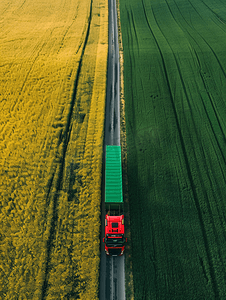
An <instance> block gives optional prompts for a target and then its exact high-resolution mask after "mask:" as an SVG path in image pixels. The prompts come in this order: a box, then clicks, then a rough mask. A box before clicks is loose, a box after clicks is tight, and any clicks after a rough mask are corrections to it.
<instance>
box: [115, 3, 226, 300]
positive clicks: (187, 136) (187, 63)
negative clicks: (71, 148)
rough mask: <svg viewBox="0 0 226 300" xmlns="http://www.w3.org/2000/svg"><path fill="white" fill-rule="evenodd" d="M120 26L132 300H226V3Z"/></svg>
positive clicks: (124, 10)
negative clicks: (126, 150)
mask: <svg viewBox="0 0 226 300" xmlns="http://www.w3.org/2000/svg"><path fill="white" fill-rule="evenodd" d="M120 18H121V27H122V41H123V51H124V52H123V53H124V78H125V82H124V84H125V112H126V131H127V147H128V180H129V201H130V215H131V240H132V261H133V276H134V291H135V299H136V300H139V299H146V300H147V299H152V300H154V299H160V300H162V299H172V300H176V299H178V300H182V299H188V300H191V299H226V185H225V181H226V2H225V1H223V0H140V1H137V0H120Z"/></svg>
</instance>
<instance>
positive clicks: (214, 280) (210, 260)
mask: <svg viewBox="0 0 226 300" xmlns="http://www.w3.org/2000/svg"><path fill="white" fill-rule="evenodd" d="M142 5H143V9H144V15H145V18H146V22H147V24H148V27H149V30H150V32H151V34H152V36H153V38H154V40H155V43H156V45H157V48H158V50H159V53H160V56H161V59H162V63H163V69H164V74H165V78H166V82H167V86H168V91H169V94H170V100H171V105H172V110H173V114H174V118H175V123H176V128H177V131H178V135H179V139H180V144H181V148H182V153H183V156H184V161H185V165H186V170H187V175H188V178H189V182H190V186H191V190H192V193H193V198H194V202H195V206H196V210H197V214H198V218H199V222H200V227H201V230H202V235H203V241H204V245H205V249H206V256H207V260H208V265H209V271H210V276H211V284H212V288H213V292H214V294H215V297H216V299H220V293H219V290H218V284H217V278H216V275H215V271H214V264H213V257H212V255H211V250H210V248H211V247H210V245H209V241H208V234H207V232H206V228H205V222H204V219H203V212H202V207H201V205H200V203H199V199H198V195H197V193H196V187H195V183H194V180H193V176H192V171H191V167H190V163H189V156H188V153H187V150H186V145H185V141H184V138H183V134H182V131H181V127H180V122H179V116H178V114H177V110H176V106H175V103H174V101H173V95H172V90H171V87H170V80H169V77H168V72H167V67H166V63H165V60H164V55H163V53H162V50H161V47H160V45H159V43H158V41H157V39H156V37H155V35H154V32H153V31H152V29H151V25H150V24H149V21H148V17H147V14H146V10H145V5H144V1H143V0H142ZM167 5H168V3H167ZM170 12H171V10H170ZM152 13H153V16H154V19H155V22H156V24H157V26H158V28H159V30H160V31H161V33H162V35H163V36H164V34H163V32H162V30H161V28H160V26H159V25H158V22H157V20H156V18H155V13H154V11H153V10H152ZM171 14H172V12H171ZM165 40H166V42H167V44H168V46H169V47H170V50H171V53H172V55H173V57H174V61H175V64H176V67H177V71H178V73H179V77H180V80H181V83H182V87H183V90H184V92H185V96H186V99H187V101H188V103H189V97H188V95H187V92H186V87H185V84H184V80H183V77H182V74H181V71H180V67H179V64H178V61H177V58H176V56H175V53H174V52H173V49H172V48H171V46H170V44H169V43H168V41H167V38H166V37H165ZM203 40H204V39H203ZM204 41H205V40H204ZM205 42H206V41H205ZM206 44H207V45H208V43H207V42H206ZM208 46H209V45H208ZM209 48H210V49H211V51H212V52H213V50H212V48H211V47H210V46H209ZM217 61H218V59H217ZM218 63H219V61H218ZM220 66H221V65H220ZM222 71H223V70H222ZM197 165H198V164H197ZM198 172H199V173H200V170H198ZM199 178H200V181H201V186H202V189H203V192H204V194H205V190H204V184H203V183H202V176H201V173H200V174H199ZM206 198H207V197H206ZM207 211H208V213H209V217H210V218H211V219H212V218H213V216H212V211H211V207H210V203H209V202H208V201H207ZM212 224H214V222H213V221H212ZM212 229H213V230H214V232H215V233H216V228H214V226H213V228H212ZM215 238H217V235H216V234H215ZM219 256H220V254H219Z"/></svg>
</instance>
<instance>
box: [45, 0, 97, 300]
mask: <svg viewBox="0 0 226 300" xmlns="http://www.w3.org/2000/svg"><path fill="white" fill-rule="evenodd" d="M92 5H93V0H91V1H90V14H89V18H88V27H87V32H86V37H85V41H84V45H83V49H82V53H81V58H80V61H79V66H78V71H77V74H76V78H75V83H74V92H73V95H72V101H71V106H70V111H69V115H68V119H67V124H66V129H65V132H64V134H63V135H62V136H61V141H60V142H63V155H62V158H61V160H60V163H59V164H60V165H59V171H58V174H57V181H56V182H57V183H56V192H55V193H54V195H53V212H52V219H51V225H50V234H49V238H48V241H47V253H46V267H45V277H44V281H43V285H42V295H41V300H44V299H46V297H47V291H48V274H49V262H50V255H51V250H52V247H53V240H54V237H55V233H56V223H57V219H58V213H57V205H58V203H57V202H58V197H59V191H60V190H61V187H62V179H63V172H64V165H65V157H66V152H67V146H68V142H69V140H70V135H71V128H72V124H71V119H72V113H73V108H74V105H75V99H76V94H77V87H78V81H79V75H80V72H81V67H82V60H83V56H84V52H85V48H86V45H87V41H88V38H89V33H90V27H91V21H92ZM51 184H52V183H51Z"/></svg>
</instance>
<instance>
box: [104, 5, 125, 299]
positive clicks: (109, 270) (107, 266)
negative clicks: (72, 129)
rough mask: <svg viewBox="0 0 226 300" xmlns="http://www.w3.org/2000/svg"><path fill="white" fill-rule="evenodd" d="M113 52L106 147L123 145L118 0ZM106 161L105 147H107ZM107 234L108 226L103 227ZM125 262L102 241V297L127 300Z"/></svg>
mask: <svg viewBox="0 0 226 300" xmlns="http://www.w3.org/2000/svg"><path fill="white" fill-rule="evenodd" d="M108 5H109V53H108V75H107V76H108V83H107V98H106V113H105V138H104V140H105V142H104V144H105V146H106V145H120V102H119V101H120V77H119V76H120V75H119V74H120V72H119V46H118V26H117V11H116V3H115V0H109V1H108ZM104 161H105V147H104ZM104 177H105V174H104V173H103V190H102V195H103V196H102V218H101V220H102V224H104V216H105V206H104ZM101 237H102V238H103V237H104V226H102V229H101ZM124 265H125V261H124V256H120V257H108V256H106V254H105V251H104V243H103V242H102V241H101V266H100V300H124V299H126V298H125V268H124Z"/></svg>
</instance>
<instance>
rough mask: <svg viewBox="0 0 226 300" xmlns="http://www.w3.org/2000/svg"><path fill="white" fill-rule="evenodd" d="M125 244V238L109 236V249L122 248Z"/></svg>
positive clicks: (107, 238) (107, 240)
mask: <svg viewBox="0 0 226 300" xmlns="http://www.w3.org/2000/svg"><path fill="white" fill-rule="evenodd" d="M124 243H125V239H124V236H120V237H119V236H112V237H111V236H108V237H106V246H108V247H116V246H122V245H123V244H124Z"/></svg>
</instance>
